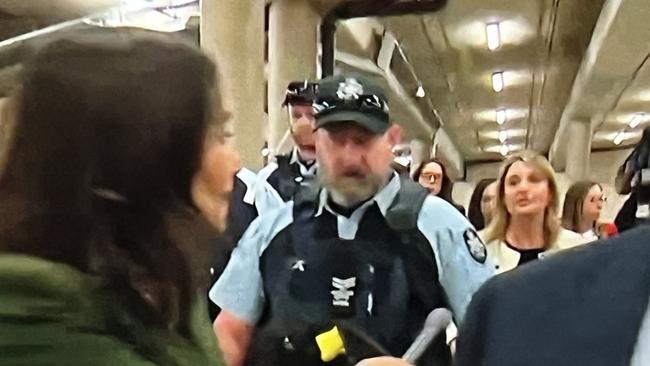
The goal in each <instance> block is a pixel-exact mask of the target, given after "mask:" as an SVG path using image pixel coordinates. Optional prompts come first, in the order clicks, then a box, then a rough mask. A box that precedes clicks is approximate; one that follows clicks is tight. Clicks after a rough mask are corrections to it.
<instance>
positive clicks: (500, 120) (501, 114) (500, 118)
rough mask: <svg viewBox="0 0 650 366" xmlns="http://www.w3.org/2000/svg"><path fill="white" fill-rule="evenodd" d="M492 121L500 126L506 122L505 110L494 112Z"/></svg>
mask: <svg viewBox="0 0 650 366" xmlns="http://www.w3.org/2000/svg"><path fill="white" fill-rule="evenodd" d="M494 119H495V120H496V121H497V124H499V125H502V124H504V123H505V122H506V110H505V109H497V110H496V112H495V116H494Z"/></svg>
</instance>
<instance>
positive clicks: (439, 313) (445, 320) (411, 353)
mask: <svg viewBox="0 0 650 366" xmlns="http://www.w3.org/2000/svg"><path fill="white" fill-rule="evenodd" d="M449 323H451V312H450V311H449V310H447V309H445V308H437V309H433V311H432V312H430V313H429V315H428V316H427V319H426V320H425V322H424V327H422V331H420V334H418V336H417V338H415V341H413V344H411V347H409V349H408V350H407V351H406V353H404V356H402V359H403V360H404V361H406V362H408V363H410V364H413V365H415V364H416V362H417V361H418V360H419V359H420V357H422V355H423V354H424V352H425V351H426V350H427V349H428V348H429V346H430V345H431V342H433V339H434V338H436V337H437V336H438V335H439V334H440V333H442V332H444V331H445V329H447V326H448V325H449Z"/></svg>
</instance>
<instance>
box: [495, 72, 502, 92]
mask: <svg viewBox="0 0 650 366" xmlns="http://www.w3.org/2000/svg"><path fill="white" fill-rule="evenodd" d="M492 90H494V91H495V92H497V93H500V92H501V91H502V90H503V72H501V71H498V72H495V73H493V74H492Z"/></svg>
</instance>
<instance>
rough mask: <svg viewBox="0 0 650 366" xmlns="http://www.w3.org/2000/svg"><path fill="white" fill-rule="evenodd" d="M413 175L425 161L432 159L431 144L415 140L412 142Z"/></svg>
mask: <svg viewBox="0 0 650 366" xmlns="http://www.w3.org/2000/svg"><path fill="white" fill-rule="evenodd" d="M410 145H411V174H413V172H415V169H417V168H418V167H419V166H420V164H422V162H423V161H425V160H427V159H429V158H430V157H431V152H432V149H431V147H432V145H431V142H428V141H423V140H418V139H413V140H411V144H410Z"/></svg>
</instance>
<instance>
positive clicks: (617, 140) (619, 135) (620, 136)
mask: <svg viewBox="0 0 650 366" xmlns="http://www.w3.org/2000/svg"><path fill="white" fill-rule="evenodd" d="M624 134H625V132H623V131H618V133H616V136H614V139H613V140H612V142H614V145H620V144H621V142H623V139H624V138H625V136H624Z"/></svg>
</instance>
